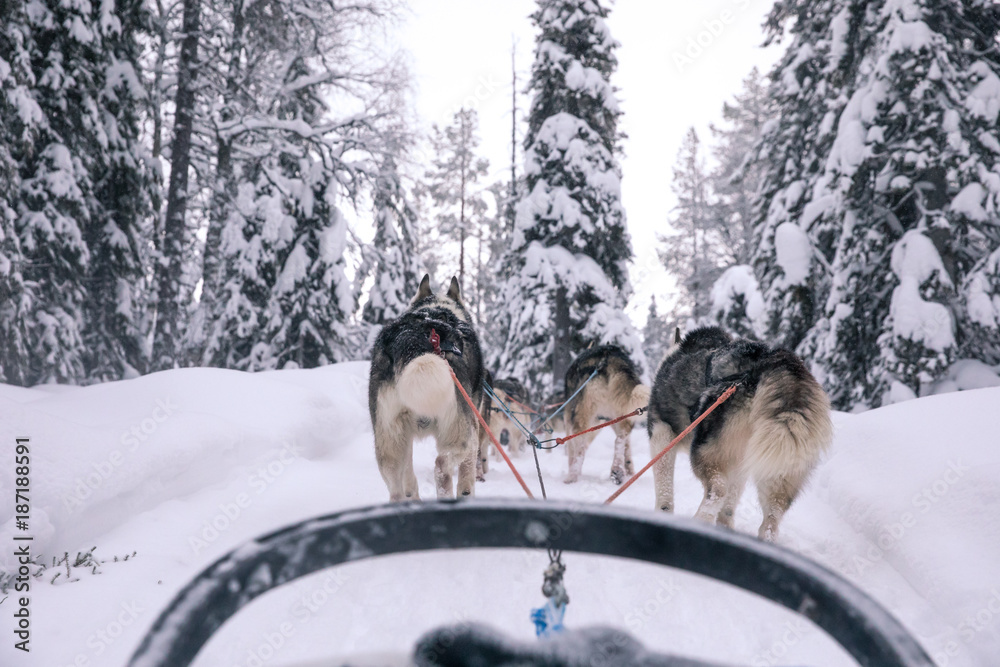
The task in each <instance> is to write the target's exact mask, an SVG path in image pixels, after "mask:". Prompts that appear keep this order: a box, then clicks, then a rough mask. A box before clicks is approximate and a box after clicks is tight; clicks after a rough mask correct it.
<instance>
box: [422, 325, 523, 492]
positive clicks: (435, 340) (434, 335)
mask: <svg viewBox="0 0 1000 667" xmlns="http://www.w3.org/2000/svg"><path fill="white" fill-rule="evenodd" d="M431 345H432V346H433V347H434V353H435V354H437V355H438V356H440V357H441V358H442V359H444V352H442V351H441V336H439V335H438V332H437V331H435V330H434V329H431ZM445 363H446V364H447V363H448V360H447V359H445ZM448 371H449V372H450V373H451V379H452V380H453V381H454V382H455V386H456V387H458V390H459V391H460V392H462V397H463V398H464V399H465V402H466V403H468V404H469V407H470V408H472V412H473V413H474V414H475V415H476V417H477V418H478V419H479V423H480V424H482V425H483V428H484V429H486V433H487V434H488V435H489V436H490V440H492V441H493V445H494V446H495V447H496V448H497V451H498V452H500V456H502V457H503V460H504V461H506V462H507V465H508V466H510V471H511V472H512V473H514V477H515V478H517V481H518V483H520V485H521V488H522V489H524V492H525V493H527V494H528V497H529V498H531V499H534V498H535V496H534V494H532V493H531V489H529V488H528V485H527V484H525V483H524V478H522V477H521V475H520V473H518V472H517V468H515V467H514V463H513V462H512V461H511V460H510V458H509V457H508V456H507V452H505V451H504V450H503V447H502V446H501V445H500V442H499V441H498V440H497V437H496V436H495V435H493V431H491V430H490V427H489V425H487V423H486V420H485V419H483V416H482V415H481V414H479V410H478V409H477V408H476V405H475V403H473V402H472V399H471V398H469V393H468V392H467V391H465V387H463V386H462V383H461V382H459V381H458V376H457V375H455V369H453V368H452V367H451V364H448ZM476 456H479V454H478V453H477V454H476Z"/></svg>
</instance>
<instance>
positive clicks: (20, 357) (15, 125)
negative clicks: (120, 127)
mask: <svg viewBox="0 0 1000 667" xmlns="http://www.w3.org/2000/svg"><path fill="white" fill-rule="evenodd" d="M3 14H4V21H3V23H2V24H0V191H2V192H4V193H7V195H6V196H3V197H0V382H5V383H9V384H17V385H24V384H27V382H28V376H27V370H28V363H29V352H28V347H27V345H28V342H27V339H26V337H25V317H26V314H27V313H28V310H29V308H30V304H31V300H30V298H29V293H28V292H27V291H26V286H25V284H24V277H23V271H24V258H23V255H22V251H21V244H20V239H19V237H18V218H19V205H18V202H19V198H18V196H17V193H19V192H20V191H21V172H20V162H21V160H23V159H24V156H25V155H26V153H27V152H28V151H29V150H30V148H31V142H32V137H33V133H34V131H35V126H36V125H37V123H38V122H39V121H40V120H41V109H40V108H39V107H38V105H37V103H36V102H35V101H34V99H33V96H32V93H31V88H32V86H34V72H33V71H32V68H31V54H30V49H31V47H32V39H31V27H30V25H29V24H28V17H27V15H26V14H25V12H24V5H23V2H21V1H20V0H10V1H9V2H6V3H5V4H4V12H3ZM11 195H13V196H11Z"/></svg>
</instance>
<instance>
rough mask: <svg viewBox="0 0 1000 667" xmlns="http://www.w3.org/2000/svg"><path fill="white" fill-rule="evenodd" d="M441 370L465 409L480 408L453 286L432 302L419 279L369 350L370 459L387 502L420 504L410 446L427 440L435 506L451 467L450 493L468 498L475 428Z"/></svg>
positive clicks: (468, 327) (469, 337)
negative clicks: (432, 450) (432, 443)
mask: <svg viewBox="0 0 1000 667" xmlns="http://www.w3.org/2000/svg"><path fill="white" fill-rule="evenodd" d="M432 332H436V333H437V336H438V337H440V349H441V351H442V352H443V358H442V356H438V355H437V354H435V352H434V346H433V344H432V342H431V338H432ZM449 364H450V365H451V368H452V369H453V370H454V371H455V375H456V376H457V377H458V380H459V382H461V383H462V386H463V387H464V388H465V390H466V391H467V392H468V393H469V396H470V397H471V398H472V400H473V402H474V403H475V404H476V405H482V404H483V378H484V374H485V369H484V368H483V358H482V352H481V350H480V348H479V339H478V337H477V336H476V332H475V330H474V329H473V328H472V324H471V319H470V318H469V314H468V312H467V311H466V310H465V306H464V305H463V304H462V298H461V294H460V293H459V287H458V281H457V280H455V278H452V279H451V287H450V288H449V289H448V293H447V294H446V295H445V296H444V297H439V296H436V295H434V294H433V293H432V292H431V289H430V276H426V275H425V276H424V279H423V280H422V281H421V282H420V288H419V289H418V290H417V294H416V296H415V297H413V302H412V303H411V304H410V308H409V310H407V311H406V312H405V313H403V314H402V315H400V316H399V317H398V318H397V319H395V320H393V321H392V322H390V323H389V324H387V325H386V326H385V328H383V329H382V331H381V332H380V333H379V335H378V338H376V339H375V345H374V347H373V349H372V364H371V375H370V377H369V383H368V409H369V411H370V413H371V419H372V427H373V429H374V431H375V458H376V460H377V461H378V467H379V472H381V473H382V479H383V480H385V484H386V486H387V487H388V488H389V500H390V501H392V502H396V501H400V500H403V499H418V498H419V497H420V496H419V494H418V492H417V478H416V476H415V475H414V474H413V439H414V438H415V437H423V436H427V435H433V436H435V438H436V439H437V452H438V456H437V459H436V460H435V462H434V481H435V486H436V488H437V496H438V498H451V497H453V496H454V494H455V491H454V488H453V486H452V472H453V471H454V470H455V468H456V466H457V467H458V493H459V494H461V495H463V496H469V495H472V494H473V491H474V486H475V482H476V459H477V453H478V451H479V447H478V443H479V440H478V438H477V435H478V425H477V422H478V420H477V419H476V416H475V415H474V414H473V413H472V410H471V409H470V408H469V406H468V404H466V402H465V399H463V398H462V396H461V394H460V393H459V391H458V388H457V387H456V386H455V384H454V382H453V381H452V378H451V373H450V372H449V370H448V366H449Z"/></svg>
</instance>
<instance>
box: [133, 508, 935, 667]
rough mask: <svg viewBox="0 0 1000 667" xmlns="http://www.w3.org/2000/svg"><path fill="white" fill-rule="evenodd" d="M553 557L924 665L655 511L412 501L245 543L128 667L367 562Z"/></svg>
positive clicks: (175, 664)
mask: <svg viewBox="0 0 1000 667" xmlns="http://www.w3.org/2000/svg"><path fill="white" fill-rule="evenodd" d="M478 547H483V548H520V549H547V548H553V549H562V550H564V551H573V552H578V553H588V554H600V555H605V556H617V557H620V558H631V559H634V560H641V561H646V562H649V563H657V564H660V565H666V566H669V567H674V568H678V569H681V570H687V571H689V572H694V573H697V574H701V575H704V576H707V577H711V578H713V579H717V580H719V581H724V582H727V583H729V584H732V585H734V586H738V587H740V588H743V589H745V590H748V591H751V592H753V593H757V594H758V595H761V596H763V597H766V598H769V599H771V600H773V601H775V602H777V603H779V604H782V605H784V606H785V607H788V608H789V609H791V610H792V611H795V612H797V613H799V614H801V615H803V616H805V617H806V618H808V619H809V620H811V621H812V622H813V623H815V624H816V625H818V626H819V627H820V628H822V629H823V630H824V631H826V632H827V634H829V635H830V636H831V637H833V639H835V640H836V641H837V642H838V643H839V644H840V645H841V646H843V647H844V648H845V649H846V650H847V652H848V653H850V654H851V655H852V656H853V657H854V659H855V660H857V661H858V662H859V663H860V664H861V665H865V666H869V665H870V666H872V667H876V666H877V667H897V666H898V667H924V666H927V667H932V666H933V664H934V663H932V662H931V660H930V658H929V657H928V656H927V654H926V653H925V652H924V650H923V649H922V648H921V647H920V645H919V644H918V643H917V642H916V640H914V639H913V638H912V637H911V636H910V635H909V634H908V633H907V631H906V630H905V629H904V628H903V627H902V625H900V623H899V622H898V621H897V620H896V619H895V618H893V617H892V616H891V615H890V614H889V613H888V612H886V611H885V610H884V609H883V608H882V607H880V606H879V605H878V604H877V603H876V602H875V601H874V600H872V599H871V598H870V597H868V596H867V595H866V594H865V593H863V592H861V591H860V590H858V589H857V588H855V587H854V586H853V585H851V584H849V583H848V582H847V581H846V580H844V579H842V578H841V577H839V576H838V575H836V574H834V573H832V572H831V571H829V570H827V569H826V568H823V567H821V566H819V565H817V564H815V563H813V562H811V561H809V560H807V559H805V558H803V557H801V556H799V555H797V554H795V553H792V552H790V551H788V550H785V549H782V548H779V547H775V546H773V545H770V544H766V543H764V542H761V541H759V540H757V539H754V538H752V537H750V536H748V535H743V534H740V533H735V532H732V531H728V530H723V529H719V528H715V527H713V526H707V525H705V524H702V523H699V522H695V521H693V520H691V519H683V518H677V517H675V516H673V515H668V514H664V513H662V512H640V511H636V510H629V509H624V508H610V507H606V506H602V505H590V504H578V503H566V502H557V501H547V502H544V503H543V502H538V501H531V500H499V499H488V500H474V499H471V500H470V499H466V500H461V501H437V502H413V503H398V504H391V505H382V506H378V507H372V508H368V509H358V510H349V511H346V512H341V513H339V514H333V515H330V516H326V517H321V518H318V519H312V520H309V521H305V522H303V523H300V524H297V525H295V526H290V527H288V528H285V529H283V530H280V531H278V532H275V533H272V534H270V535H267V536H265V537H262V538H259V539H257V540H254V541H252V542H249V543H247V544H245V545H243V546H241V547H239V548H238V549H236V550H235V551H232V552H231V553H229V554H228V555H226V556H224V557H222V558H221V559H219V560H218V561H216V562H215V563H214V564H213V565H211V566H210V567H208V568H207V569H206V570H204V571H203V572H202V573H201V574H199V575H198V576H197V577H196V578H195V579H194V581H192V582H191V583H190V584H188V585H187V587H185V588H184V590H182V591H181V592H180V593H179V594H178V596H177V597H176V598H175V599H174V600H173V602H171V603H170V606H169V607H168V608H167V609H166V611H164V612H163V613H162V614H161V615H160V617H159V618H158V619H157V620H156V623H155V624H154V625H153V627H152V629H151V630H150V631H149V633H148V634H147V635H146V637H145V638H144V639H143V641H142V644H141V645H140V646H139V648H138V650H137V651H136V652H135V654H134V655H133V656H132V660H131V661H130V662H129V665H130V667H154V666H155V667H183V666H185V665H190V664H191V662H192V661H193V660H194V658H195V656H196V655H197V654H198V651H199V650H200V649H201V647H202V646H203V645H204V644H205V643H206V642H207V641H208V639H209V637H211V636H212V634H213V633H214V632H215V631H216V630H217V629H218V628H219V627H220V626H221V625H222V624H223V623H224V622H225V621H226V619H228V618H229V617H230V616H232V615H233V614H235V613H236V612H237V611H238V610H239V609H240V608H241V607H243V606H244V605H246V604H248V603H249V602H250V601H251V600H253V599H254V598H256V597H257V596H258V595H261V594H263V593H265V592H267V591H269V590H271V589H272V588H275V587H277V586H282V585H284V584H287V583H289V582H290V581H293V580H295V579H298V578H299V577H303V576H306V575H309V574H312V573H314V572H316V571H318V570H321V569H324V568H328V567H332V566H334V565H340V564H342V563H347V562H351V561H357V560H364V559H366V558H372V557H375V556H383V555H387V554H395V553H403V552H407V551H428V550H434V549H469V548H478Z"/></svg>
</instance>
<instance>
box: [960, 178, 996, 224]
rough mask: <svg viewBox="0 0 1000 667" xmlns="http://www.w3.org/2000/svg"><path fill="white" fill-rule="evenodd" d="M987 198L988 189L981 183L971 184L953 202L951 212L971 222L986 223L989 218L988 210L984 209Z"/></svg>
mask: <svg viewBox="0 0 1000 667" xmlns="http://www.w3.org/2000/svg"><path fill="white" fill-rule="evenodd" d="M985 198H986V188H984V187H983V186H982V185H981V184H979V183H969V184H968V185H966V186H965V187H964V188H962V190H961V192H959V193H958V194H957V195H955V198H954V199H952V200H951V210H953V211H954V212H955V213H959V214H961V215H964V216H965V217H967V218H969V219H970V220H975V221H976V222H986V221H987V220H988V217H987V215H986V209H985V208H983V200H984V199H985Z"/></svg>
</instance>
